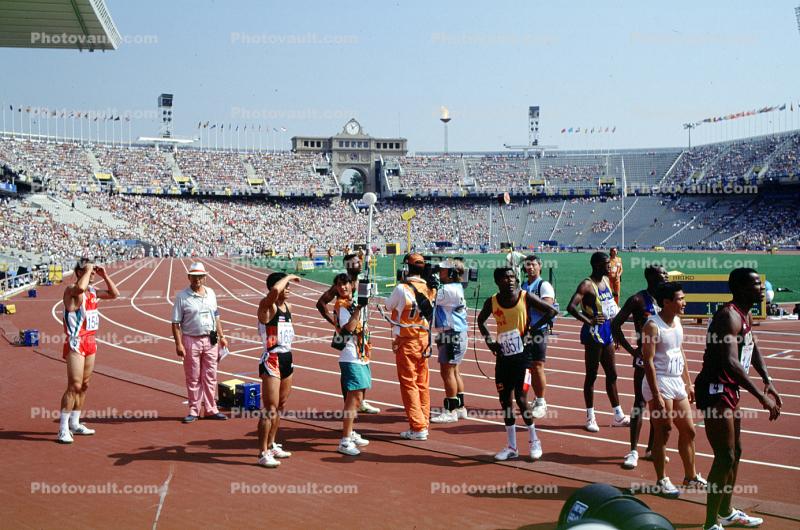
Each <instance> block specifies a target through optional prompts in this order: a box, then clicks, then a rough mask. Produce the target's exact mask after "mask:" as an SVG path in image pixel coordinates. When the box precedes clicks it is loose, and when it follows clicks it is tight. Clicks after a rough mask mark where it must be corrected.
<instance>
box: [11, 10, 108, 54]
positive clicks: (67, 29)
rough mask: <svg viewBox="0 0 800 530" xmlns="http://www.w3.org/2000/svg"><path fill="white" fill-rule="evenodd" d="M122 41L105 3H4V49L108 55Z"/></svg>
mask: <svg viewBox="0 0 800 530" xmlns="http://www.w3.org/2000/svg"><path fill="white" fill-rule="evenodd" d="M121 40H122V38H121V37H120V34H119V32H118V31H117V27H116V26H115V25H114V21H113V20H112V19H111V15H110V14H109V12H108V9H107V8H106V4H105V1H104V0H2V1H0V46H5V47H14V48H64V49H71V50H89V51H94V50H104V51H105V50H115V49H117V47H118V46H119V44H120V41H121Z"/></svg>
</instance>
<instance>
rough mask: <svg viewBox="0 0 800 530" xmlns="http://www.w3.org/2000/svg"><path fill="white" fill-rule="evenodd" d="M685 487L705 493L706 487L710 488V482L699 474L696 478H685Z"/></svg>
mask: <svg viewBox="0 0 800 530" xmlns="http://www.w3.org/2000/svg"><path fill="white" fill-rule="evenodd" d="M683 485H684V486H685V487H686V488H688V489H692V490H703V491H705V489H706V487H708V481H707V480H706V479H704V478H703V477H702V476H701V475H700V473H698V474H696V475H695V476H694V478H686V477H684V478H683Z"/></svg>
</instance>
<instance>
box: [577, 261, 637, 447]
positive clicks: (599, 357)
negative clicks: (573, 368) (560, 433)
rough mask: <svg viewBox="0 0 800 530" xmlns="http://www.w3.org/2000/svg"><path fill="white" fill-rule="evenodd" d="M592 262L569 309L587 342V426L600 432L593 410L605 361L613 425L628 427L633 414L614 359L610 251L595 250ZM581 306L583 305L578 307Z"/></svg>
mask: <svg viewBox="0 0 800 530" xmlns="http://www.w3.org/2000/svg"><path fill="white" fill-rule="evenodd" d="M590 263H591V265H592V274H591V275H590V276H589V277H588V278H586V279H585V280H583V281H582V282H581V283H580V284H579V285H578V288H577V289H576V290H575V294H574V295H572V299H571V300H570V301H569V306H568V307H567V311H568V312H569V314H570V315H572V316H573V317H575V318H576V319H578V320H579V321H581V322H582V323H583V327H582V328H581V344H583V346H584V351H585V361H586V377H585V379H584V381H583V399H584V401H585V402H586V430H587V431H589V432H597V431H599V430H600V427H598V425H597V420H596V419H595V414H594V382H595V380H596V379H597V370H598V367H599V365H601V364H602V365H603V371H604V372H605V374H606V393H607V394H608V399H609V401H611V406H612V407H613V408H614V421H613V422H612V423H611V426H612V427H627V426H628V425H629V424H630V418H628V416H626V415H625V413H624V412H623V411H622V407H620V406H619V395H618V393H617V368H616V363H615V360H614V339H613V337H612V334H611V319H613V318H614V317H615V316H616V314H617V313H618V312H619V308H618V307H617V303H616V302H615V301H614V294H613V293H612V292H611V288H610V287H609V285H608V278H607V274H608V268H609V264H610V260H609V257H608V254H606V253H604V252H595V253H594V254H592V257H591V260H590ZM578 307H580V308H581V310H580V311H578Z"/></svg>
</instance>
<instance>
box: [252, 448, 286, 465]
mask: <svg viewBox="0 0 800 530" xmlns="http://www.w3.org/2000/svg"><path fill="white" fill-rule="evenodd" d="M258 465H259V466H261V467H278V466H279V465H281V463H280V462H278V461H277V460H275V457H274V456H272V451H266V452H264V451H262V452H261V455H259V457H258Z"/></svg>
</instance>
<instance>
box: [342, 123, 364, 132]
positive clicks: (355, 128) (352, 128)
mask: <svg viewBox="0 0 800 530" xmlns="http://www.w3.org/2000/svg"><path fill="white" fill-rule="evenodd" d="M344 130H345V132H346V133H347V134H358V133H359V132H360V131H361V126H360V125H359V124H358V122H357V121H355V120H350V121H348V122H347V125H345V126H344Z"/></svg>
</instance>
